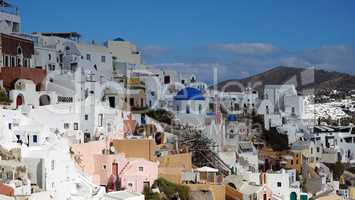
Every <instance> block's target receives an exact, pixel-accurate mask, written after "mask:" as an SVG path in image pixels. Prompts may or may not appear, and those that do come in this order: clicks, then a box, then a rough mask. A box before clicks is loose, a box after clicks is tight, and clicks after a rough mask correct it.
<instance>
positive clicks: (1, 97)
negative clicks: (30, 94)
mask: <svg viewBox="0 0 355 200" xmlns="http://www.w3.org/2000/svg"><path fill="white" fill-rule="evenodd" d="M0 102H2V103H10V99H9V97H8V96H7V95H6V92H5V91H4V90H2V89H0Z"/></svg>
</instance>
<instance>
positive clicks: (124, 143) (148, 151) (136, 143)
mask: <svg viewBox="0 0 355 200" xmlns="http://www.w3.org/2000/svg"><path fill="white" fill-rule="evenodd" d="M112 143H113V146H114V148H115V149H116V151H117V152H118V153H125V154H126V156H127V157H128V158H144V159H147V160H150V161H155V154H154V153H155V148H156V145H155V141H154V140H152V139H119V140H113V141H112Z"/></svg>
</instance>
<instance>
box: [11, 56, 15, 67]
mask: <svg viewBox="0 0 355 200" xmlns="http://www.w3.org/2000/svg"><path fill="white" fill-rule="evenodd" d="M11 67H15V57H13V56H12V57H11Z"/></svg>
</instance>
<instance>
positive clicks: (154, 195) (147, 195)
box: [143, 187, 160, 200]
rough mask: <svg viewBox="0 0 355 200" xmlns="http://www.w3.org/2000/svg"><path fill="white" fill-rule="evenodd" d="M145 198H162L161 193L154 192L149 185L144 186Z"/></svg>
mask: <svg viewBox="0 0 355 200" xmlns="http://www.w3.org/2000/svg"><path fill="white" fill-rule="evenodd" d="M143 194H144V197H145V200H160V195H159V194H158V193H153V192H152V190H151V189H150V188H149V187H145V188H144V192H143Z"/></svg>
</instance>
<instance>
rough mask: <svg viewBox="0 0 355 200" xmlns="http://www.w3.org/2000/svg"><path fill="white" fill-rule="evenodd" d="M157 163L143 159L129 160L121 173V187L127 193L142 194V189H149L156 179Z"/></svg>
mask: <svg viewBox="0 0 355 200" xmlns="http://www.w3.org/2000/svg"><path fill="white" fill-rule="evenodd" d="M158 166H159V164H158V163H157V162H151V161H148V160H146V159H143V158H130V159H129V164H128V165H127V166H126V168H125V169H124V170H123V171H122V172H121V174H120V175H119V177H120V178H121V186H122V187H123V188H125V189H126V190H127V191H129V192H143V190H144V187H151V186H152V185H153V183H154V181H155V180H156V179H157V178H158Z"/></svg>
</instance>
